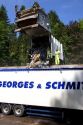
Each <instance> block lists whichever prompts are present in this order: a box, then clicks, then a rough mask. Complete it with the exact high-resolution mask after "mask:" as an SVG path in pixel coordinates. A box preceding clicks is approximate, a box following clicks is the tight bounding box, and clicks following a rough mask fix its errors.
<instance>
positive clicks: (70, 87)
mask: <svg viewBox="0 0 83 125" xmlns="http://www.w3.org/2000/svg"><path fill="white" fill-rule="evenodd" d="M75 84H76V82H67V85H66V89H76V87H75Z"/></svg>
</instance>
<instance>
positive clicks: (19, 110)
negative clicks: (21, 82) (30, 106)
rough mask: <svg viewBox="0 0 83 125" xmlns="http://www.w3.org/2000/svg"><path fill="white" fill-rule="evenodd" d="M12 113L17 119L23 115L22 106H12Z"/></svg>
mask: <svg viewBox="0 0 83 125" xmlns="http://www.w3.org/2000/svg"><path fill="white" fill-rule="evenodd" d="M13 113H14V115H15V116H17V117H21V116H23V115H24V106H23V105H14V106H13Z"/></svg>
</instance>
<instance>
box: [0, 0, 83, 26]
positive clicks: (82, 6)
mask: <svg viewBox="0 0 83 125" xmlns="http://www.w3.org/2000/svg"><path fill="white" fill-rule="evenodd" d="M36 1H37V2H38V3H39V4H40V6H41V8H43V9H44V10H45V11H46V13H48V12H49V11H50V10H53V11H56V13H57V15H58V16H59V18H60V20H61V21H62V22H63V23H64V24H69V22H70V21H75V20H77V21H79V20H80V19H83V0H36ZM33 3H34V0H0V6H1V5H2V4H3V5H4V6H5V7H6V10H7V13H8V17H9V20H10V22H11V23H13V22H15V5H18V6H19V8H20V7H21V5H25V7H26V8H27V9H28V8H30V7H31V6H32V5H33Z"/></svg>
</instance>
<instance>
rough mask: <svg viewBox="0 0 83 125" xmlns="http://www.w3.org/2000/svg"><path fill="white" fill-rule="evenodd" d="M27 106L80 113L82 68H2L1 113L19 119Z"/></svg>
mask: <svg viewBox="0 0 83 125" xmlns="http://www.w3.org/2000/svg"><path fill="white" fill-rule="evenodd" d="M29 105H32V106H42V107H48V108H50V107H51V108H60V109H75V110H83V66H78V65H70V66H69V65H68V66H67V65H63V66H61V65H59V66H56V67H53V68H52V67H51V68H34V69H33V68H27V67H4V68H3V67H1V68H0V106H1V111H2V112H3V113H4V114H9V113H10V112H11V110H13V112H14V114H15V115H16V116H22V115H23V113H24V110H25V108H26V106H29Z"/></svg>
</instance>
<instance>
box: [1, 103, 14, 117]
mask: <svg viewBox="0 0 83 125" xmlns="http://www.w3.org/2000/svg"><path fill="white" fill-rule="evenodd" d="M11 110H12V106H11V104H8V103H2V104H1V111H2V113H3V114H5V115H9V114H10V113H11Z"/></svg>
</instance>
